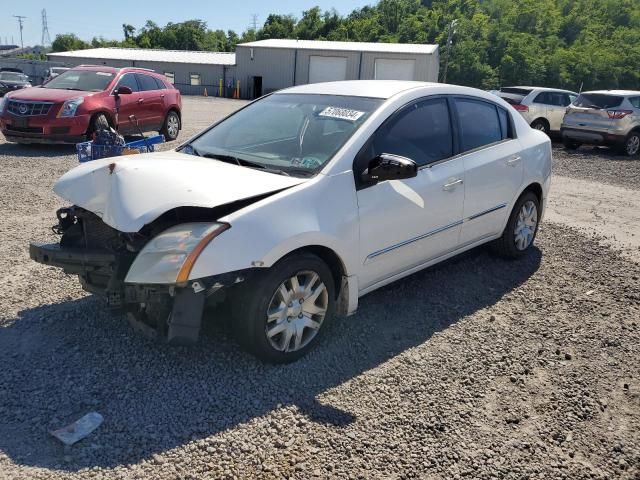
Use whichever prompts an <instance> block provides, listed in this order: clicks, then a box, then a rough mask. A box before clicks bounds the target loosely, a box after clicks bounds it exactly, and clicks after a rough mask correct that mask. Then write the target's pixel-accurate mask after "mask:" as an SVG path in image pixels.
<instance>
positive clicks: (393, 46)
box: [240, 38, 438, 55]
mask: <svg viewBox="0 0 640 480" xmlns="http://www.w3.org/2000/svg"><path fill="white" fill-rule="evenodd" d="M240 46H241V47H264V48H289V49H304V50H340V51H353V52H378V53H414V54H415V53H418V54H425V55H431V54H433V53H435V52H436V51H437V50H438V45H427V44H423V43H365V42H329V41H324V40H286V39H276V38H272V39H269V40H259V41H257V42H249V43H241V44H240Z"/></svg>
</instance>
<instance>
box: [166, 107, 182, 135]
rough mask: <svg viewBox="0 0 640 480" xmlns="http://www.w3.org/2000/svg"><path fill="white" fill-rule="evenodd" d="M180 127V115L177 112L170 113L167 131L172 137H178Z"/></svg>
mask: <svg viewBox="0 0 640 480" xmlns="http://www.w3.org/2000/svg"><path fill="white" fill-rule="evenodd" d="M179 129H180V121H179V120H178V116H177V115H176V114H175V113H170V114H169V118H167V132H169V135H170V136H171V138H176V137H177V136H178V130H179Z"/></svg>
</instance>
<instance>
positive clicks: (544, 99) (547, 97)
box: [533, 92, 553, 105]
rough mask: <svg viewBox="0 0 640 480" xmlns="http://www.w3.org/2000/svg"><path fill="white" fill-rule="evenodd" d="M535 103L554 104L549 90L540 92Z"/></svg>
mask: <svg viewBox="0 0 640 480" xmlns="http://www.w3.org/2000/svg"><path fill="white" fill-rule="evenodd" d="M533 102H534V103H542V104H543V105H553V103H552V100H551V94H550V93H549V92H540V93H539V94H538V95H536V98H535V99H534V100H533Z"/></svg>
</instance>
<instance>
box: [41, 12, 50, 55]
mask: <svg viewBox="0 0 640 480" xmlns="http://www.w3.org/2000/svg"><path fill="white" fill-rule="evenodd" d="M50 44H51V37H50V36H49V26H48V25H47V11H46V10H45V9H44V8H43V9H42V42H40V45H42V46H43V47H46V46H47V45H50Z"/></svg>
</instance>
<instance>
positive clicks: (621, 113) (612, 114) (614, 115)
mask: <svg viewBox="0 0 640 480" xmlns="http://www.w3.org/2000/svg"><path fill="white" fill-rule="evenodd" d="M632 113H633V110H607V114H608V115H609V118H610V119H612V120H620V119H621V118H624V117H626V116H627V115H631V114H632Z"/></svg>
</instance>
